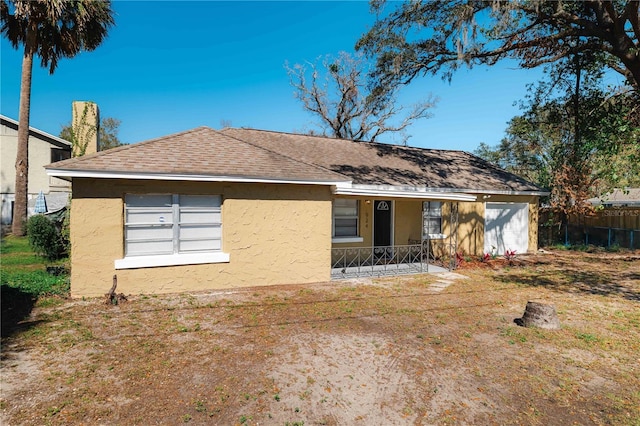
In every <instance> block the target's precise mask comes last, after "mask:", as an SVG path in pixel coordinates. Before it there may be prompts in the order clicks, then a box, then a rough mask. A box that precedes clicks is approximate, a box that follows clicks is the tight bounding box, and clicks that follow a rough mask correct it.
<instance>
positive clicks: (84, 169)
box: [47, 127, 546, 297]
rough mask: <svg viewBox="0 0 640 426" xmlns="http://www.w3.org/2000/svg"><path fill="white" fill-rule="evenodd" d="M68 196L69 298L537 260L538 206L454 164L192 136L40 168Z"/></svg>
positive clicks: (368, 150) (443, 154) (244, 134)
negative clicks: (515, 258) (506, 255)
mask: <svg viewBox="0 0 640 426" xmlns="http://www.w3.org/2000/svg"><path fill="white" fill-rule="evenodd" d="M47 173H48V174H49V175H50V176H53V177H57V178H61V179H68V180H71V181H72V183H73V201H72V211H71V239H72V254H71V262H72V268H71V292H72V295H73V296H75V297H79V296H98V295H102V294H104V293H106V292H107V291H108V290H109V288H110V286H111V284H112V278H113V276H114V275H116V276H117V280H118V291H122V292H124V293H127V294H130V293H169V292H180V291H193V290H209V289H220V288H232V287H247V286H260V285H271V284H291V283H308V282H319V281H328V280H330V279H331V277H332V271H333V273H334V275H333V276H334V277H340V276H341V275H340V274H342V275H344V274H345V273H348V272H349V271H354V270H355V271H356V272H357V271H360V270H365V269H366V268H365V267H371V268H372V270H373V269H374V268H373V267H374V266H377V267H378V268H382V269H384V270H386V269H387V268H389V267H390V265H397V264H408V265H412V264H413V265H415V264H416V263H419V264H420V265H422V264H423V263H427V264H428V263H430V262H431V260H437V259H438V258H440V257H446V255H447V254H449V255H450V254H451V253H452V252H463V253H466V254H469V255H481V254H482V253H484V252H487V251H491V250H494V251H496V252H498V253H501V252H503V251H504V250H506V249H510V250H517V251H518V252H519V253H522V252H526V251H534V250H536V249H537V218H538V198H539V197H540V196H541V195H546V192H545V191H544V190H543V189H541V188H539V187H537V186H535V185H533V184H531V183H529V182H526V181H524V180H522V179H521V178H518V177H517V176H514V175H512V174H509V173H507V172H505V171H503V170H500V169H498V168H496V167H494V166H492V165H490V164H489V163H487V162H485V161H483V160H481V159H479V158H478V157H475V156H473V155H471V154H468V153H465V152H462V151H448V150H429V149H420V148H411V147H404V146H395V145H387V144H377V143H362V142H353V141H349V140H343V139H330V138H324V137H316V136H306V135H297V134H287V133H278V132H270V131H262V130H252V129H233V128H227V129H223V130H220V131H217V130H213V129H211V128H207V127H200V128H196V129H193V130H189V131H186V132H182V133H178V134H174V135H169V136H166V137H162V138H159V139H154V140H150V141H146V142H142V143H138V144H135V145H128V146H124V147H120V148H116V149H112V150H109V151H105V152H101V153H97V154H93V155H88V156H85V157H81V158H74V159H70V160H66V161H62V162H59V163H55V164H51V165H49V166H48V167H47Z"/></svg>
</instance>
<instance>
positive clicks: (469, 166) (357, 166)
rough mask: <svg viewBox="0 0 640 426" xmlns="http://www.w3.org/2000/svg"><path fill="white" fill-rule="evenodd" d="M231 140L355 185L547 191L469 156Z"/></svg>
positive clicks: (321, 140)
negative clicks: (329, 171)
mask: <svg viewBox="0 0 640 426" xmlns="http://www.w3.org/2000/svg"><path fill="white" fill-rule="evenodd" d="M221 132H222V133H224V134H225V135H229V136H233V137H234V138H237V139H239V140H243V141H247V142H250V143H253V144H256V145H259V146H261V147H264V148H266V149H269V150H272V151H274V152H279V153H281V154H284V155H287V156H289V157H291V158H295V159H297V160H300V161H304V162H305V163H309V164H315V165H317V166H320V167H323V168H326V169H328V170H331V171H334V172H336V173H340V174H342V175H346V176H348V177H349V179H350V180H351V181H352V182H353V184H354V185H389V186H394V187H418V188H424V189H427V190H455V191H462V192H476V191H480V192H499V193H500V192H502V193H514V192H516V193H517V192H532V193H544V189H542V188H540V187H538V186H536V185H534V184H532V183H530V182H527V181H526V180H524V179H522V178H520V177H518V176H516V175H514V174H512V173H508V172H506V171H504V170H502V169H500V168H498V167H496V166H494V165H492V164H491V163H489V162H487V161H485V160H483V159H481V158H479V157H476V156H475V155H472V154H469V153H467V152H464V151H455V150H438V149H423V148H413V147H406V146H398V145H389V144H381V143H367V142H354V141H350V140H345V139H332V138H326V137H318V136H307V135H297V134H289V133H280V132H271V131H264V130H253V129H235V128H227V129H223V130H222V131H221Z"/></svg>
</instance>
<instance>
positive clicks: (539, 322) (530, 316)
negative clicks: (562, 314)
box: [514, 301, 560, 330]
mask: <svg viewBox="0 0 640 426" xmlns="http://www.w3.org/2000/svg"><path fill="white" fill-rule="evenodd" d="M514 322H515V323H516V324H518V325H520V326H522V327H538V328H544V329H547V330H556V329H558V328H560V320H558V314H557V313H556V307H555V306H554V305H550V304H547V303H541V302H532V301H529V302H527V307H526V308H525V310H524V314H523V315H522V318H516V319H515V320H514Z"/></svg>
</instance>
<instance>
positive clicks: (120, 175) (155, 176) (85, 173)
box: [45, 168, 349, 186]
mask: <svg viewBox="0 0 640 426" xmlns="http://www.w3.org/2000/svg"><path fill="white" fill-rule="evenodd" d="M45 170H46V172H47V175H49V176H53V177H57V178H60V179H65V180H71V179H73V178H94V179H130V180H171V181H195V182H238V183H281V184H282V183H285V184H286V183H289V184H296V185H327V186H336V185H344V184H345V183H349V182H345V181H332V180H328V181H324V180H305V179H300V180H296V179H273V178H258V177H249V176H211V175H191V174H189V175H185V174H172V173H126V172H105V171H91V170H68V169H49V168H45Z"/></svg>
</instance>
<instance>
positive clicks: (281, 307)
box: [0, 252, 640, 426]
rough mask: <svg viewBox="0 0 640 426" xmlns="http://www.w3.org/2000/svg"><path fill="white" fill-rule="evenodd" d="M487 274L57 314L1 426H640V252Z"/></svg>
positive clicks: (13, 356) (63, 304)
mask: <svg viewBox="0 0 640 426" xmlns="http://www.w3.org/2000/svg"><path fill="white" fill-rule="evenodd" d="M481 266H482V267H474V268H471V267H469V265H463V268H461V269H459V270H458V271H456V274H445V275H443V276H437V275H419V276H410V277H406V276H405V277H394V278H382V279H373V280H365V279H363V280H359V281H340V282H332V283H321V284H315V285H300V286H286V287H270V288H252V289H243V290H229V291H220V292H211V293H196V294H181V295H171V296H135V297H129V300H128V301H127V302H123V303H121V304H119V305H117V306H113V305H106V304H105V303H104V300H97V299H96V300H86V301H80V300H75V301H67V300H60V301H58V302H52V301H51V300H48V301H47V302H46V303H44V304H43V303H41V304H40V305H39V306H37V307H36V308H35V309H34V311H33V312H32V315H31V317H30V318H29V320H28V321H27V322H25V323H23V324H21V325H20V329H19V330H17V331H16V332H15V333H13V335H12V336H10V337H8V338H6V339H4V340H3V342H2V363H1V370H0V371H1V374H2V399H1V406H0V409H1V413H2V414H1V417H0V423H2V424H3V425H42V424H55V425H61V424H122V425H125V424H126V425H133V424H140V425H148V424H182V423H190V424H213V425H216V424H217V425H232V424H238V425H241V424H246V425H257V424H261V425H303V424H304V425H357V424H362V425H385V426H386V425H405V424H407V425H441V424H473V425H491V424H496V425H504V424H509V425H516V424H522V425H530V424H533V425H571V424H579V425H591V424H593V425H605V424H614V425H621V424H622V425H636V426H637V425H640V252H635V253H617V254H610V253H600V254H583V253H571V252H557V253H549V254H543V255H535V256H528V257H520V258H519V259H517V260H516V264H515V265H512V266H509V265H493V267H487V266H486V265H481ZM107 290H108V289H105V292H106V291H107ZM529 300H539V301H544V302H546V303H552V304H554V305H555V307H556V309H557V312H558V317H559V319H560V323H561V326H562V327H561V329H560V330H542V329H534V328H523V327H519V326H517V325H516V324H515V323H514V319H516V318H519V317H521V316H522V314H523V312H524V308H525V305H526V303H527V301H529ZM43 305H44V306H43Z"/></svg>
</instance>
